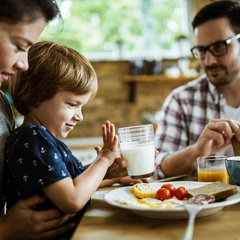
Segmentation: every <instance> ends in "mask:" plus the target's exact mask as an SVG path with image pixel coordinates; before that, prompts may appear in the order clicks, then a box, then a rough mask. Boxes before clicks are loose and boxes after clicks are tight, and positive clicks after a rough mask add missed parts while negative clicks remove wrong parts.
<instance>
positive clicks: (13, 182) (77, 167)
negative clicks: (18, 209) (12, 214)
mask: <svg viewBox="0 0 240 240" xmlns="http://www.w3.org/2000/svg"><path fill="white" fill-rule="evenodd" d="M5 163H6V164H5V170H6V177H5V181H6V182H7V184H6V185H7V187H6V194H7V209H9V208H11V206H12V205H13V204H15V203H16V202H17V201H18V200H19V199H22V198H25V197H28V196H30V195H32V194H34V193H39V194H43V192H42V190H41V189H42V187H44V186H47V185H49V184H52V183H54V182H57V181H60V180H61V179H64V178H67V177H72V178H75V177H76V176H78V175H80V174H81V173H82V172H83V171H84V169H83V166H82V163H81V161H80V160H78V159H77V158H76V157H75V156H74V155H73V154H72V152H71V151H70V149H69V148H68V147H67V146H66V145H65V144H64V143H63V142H62V141H60V140H58V139H57V138H55V137H54V136H53V135H52V134H51V133H50V132H49V131H48V130H47V129H46V128H45V127H43V126H41V125H35V124H28V125H24V126H21V127H19V128H17V129H15V130H14V131H13V133H12V134H11V136H10V138H9V140H8V142H7V145H6V155H5Z"/></svg>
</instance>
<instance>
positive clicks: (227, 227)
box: [71, 187, 240, 240]
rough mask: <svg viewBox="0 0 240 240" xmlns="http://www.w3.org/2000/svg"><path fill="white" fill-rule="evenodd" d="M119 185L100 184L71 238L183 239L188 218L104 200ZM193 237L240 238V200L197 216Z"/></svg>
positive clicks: (200, 238) (103, 239)
mask: <svg viewBox="0 0 240 240" xmlns="http://www.w3.org/2000/svg"><path fill="white" fill-rule="evenodd" d="M114 188H116V187H109V188H100V189H98V190H97V192H96V193H95V194H94V195H93V198H92V202H91V205H90V206H89V208H88V210H87V211H86V213H85V215H84V217H83V219H82V220H81V222H80V223H79V225H78V226H77V228H76V230H75V232H74V235H73V236H72V238H71V240H120V239H121V240H122V239H126V240H141V239H143V240H155V239H157V240H161V239H162V240H181V239H182V237H183V234H184V232H185V229H186V226H187V219H180V220H174V219H169V220H166V219H151V218H144V217H141V216H138V215H136V214H134V213H132V212H131V211H129V210H125V209H122V208H117V207H113V206H111V205H109V204H107V203H106V202H105V201H104V200H103V196H104V194H105V193H107V192H108V191H110V190H112V189H114ZM193 239H194V240H208V239H209V240H210V239H211V240H214V239H216V240H239V239H240V203H238V204H235V205H231V206H227V207H225V208H223V209H222V210H221V211H219V212H218V213H216V214H213V215H210V216H206V217H202V218H197V219H196V221H195V228H194V237H193Z"/></svg>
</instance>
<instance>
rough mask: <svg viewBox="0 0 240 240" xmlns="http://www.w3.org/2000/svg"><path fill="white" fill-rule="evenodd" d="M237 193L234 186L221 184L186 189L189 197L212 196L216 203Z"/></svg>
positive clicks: (215, 183) (214, 183)
mask: <svg viewBox="0 0 240 240" xmlns="http://www.w3.org/2000/svg"><path fill="white" fill-rule="evenodd" d="M237 192H238V191H237V188H236V186H235V185H230V184H226V183H222V182H213V183H210V184H207V185H204V186H202V187H198V188H193V189H188V195H189V197H194V196H196V195H199V194H207V195H210V196H214V197H215V200H216V201H218V200H221V199H223V198H226V197H229V196H231V195H234V194H235V193H237Z"/></svg>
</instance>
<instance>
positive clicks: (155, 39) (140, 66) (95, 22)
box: [3, 0, 213, 160]
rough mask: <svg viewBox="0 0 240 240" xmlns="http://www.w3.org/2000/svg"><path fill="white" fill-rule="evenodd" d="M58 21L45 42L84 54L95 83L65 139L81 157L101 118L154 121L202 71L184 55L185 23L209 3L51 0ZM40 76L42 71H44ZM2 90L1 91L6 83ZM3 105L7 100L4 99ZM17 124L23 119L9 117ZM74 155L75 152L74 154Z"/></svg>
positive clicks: (88, 155) (121, 122)
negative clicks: (92, 93)
mask: <svg viewBox="0 0 240 240" xmlns="http://www.w3.org/2000/svg"><path fill="white" fill-rule="evenodd" d="M57 2H58V4H59V7H60V9H61V14H62V19H63V20H62V21H54V22H53V23H51V24H49V25H48V26H47V27H46V29H45V30H44V32H43V33H42V35H41V36H40V39H39V40H44V39H50V40H54V41H57V42H59V43H62V44H66V45H68V46H69V47H72V48H74V49H76V50H77V51H79V52H81V53H82V54H83V55H84V56H85V57H87V58H88V59H89V60H90V61H91V64H92V65H93V67H94V68H95V70H96V73H97V75H98V80H99V91H98V94H97V96H96V97H95V98H94V99H93V100H91V101H90V102H89V103H88V104H87V105H86V106H85V108H84V110H83V115H84V120H83V122H81V123H78V124H77V126H76V127H75V129H74V130H73V131H72V132H71V133H70V134H69V136H68V138H67V139H65V140H64V141H65V142H66V143H67V144H68V145H69V146H70V148H72V149H73V150H74V151H76V152H77V153H78V155H79V154H81V153H82V152H85V153H84V154H83V155H82V158H83V157H84V158H85V160H86V159H87V160H91V159H92V157H93V156H92V154H93V150H92V147H93V146H94V145H96V144H101V138H100V136H101V125H102V123H104V122H105V121H106V120H107V119H108V120H110V121H111V122H113V123H114V124H115V126H116V127H117V128H118V127H124V126H130V125H139V124H145V123H153V124H155V113H156V112H157V111H158V110H160V109H161V106H162V104H163V102H164V100H165V98H166V97H167V95H168V94H169V92H170V91H171V90H173V89H174V88H176V87H177V86H180V85H182V84H185V83H187V82H188V81H190V80H192V79H194V78H196V77H197V76H199V75H200V74H201V69H200V67H199V64H198V61H196V60H194V59H193V58H192V57H191V53H190V48H191V47H192V46H193V45H194V39H193V33H192V27H191V21H192V19H193V17H194V15H195V13H196V12H197V11H198V10H199V9H200V8H201V7H203V6H204V5H206V4H207V3H210V2H213V1H210V0H131V1H129V0H115V1H113V0H58V1H57ZM46 74H47V73H46ZM3 90H4V91H5V92H6V93H7V94H8V86H7V84H3ZM8 96H9V100H10V101H11V96H10V95H9V94H8ZM16 119H17V123H18V124H21V121H22V116H20V115H19V114H18V113H16ZM79 156H80V155H79Z"/></svg>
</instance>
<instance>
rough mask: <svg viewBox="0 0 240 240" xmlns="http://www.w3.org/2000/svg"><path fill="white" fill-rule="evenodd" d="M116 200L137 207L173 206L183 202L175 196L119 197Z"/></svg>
mask: <svg viewBox="0 0 240 240" xmlns="http://www.w3.org/2000/svg"><path fill="white" fill-rule="evenodd" d="M116 201H117V202H118V203H120V204H123V205H127V206H129V207H139V208H174V207H177V206H180V205H183V202H182V201H180V200H178V199H176V198H171V199H168V200H164V201H161V200H158V199H155V198H142V199H138V198H134V197H120V198H118V199H117V200H116Z"/></svg>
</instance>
